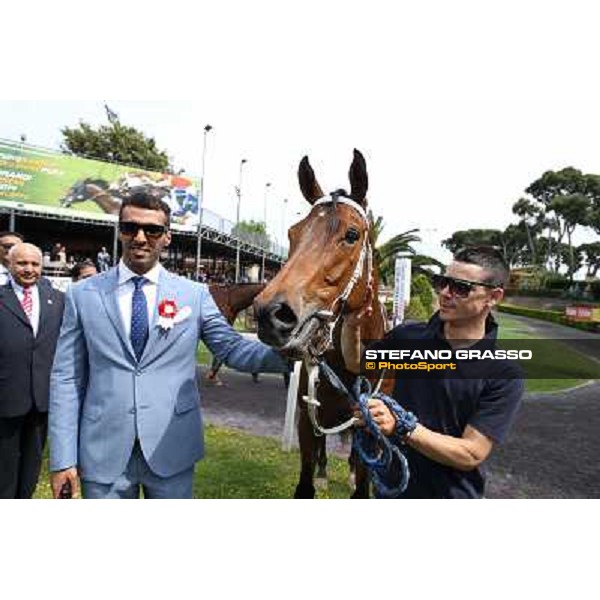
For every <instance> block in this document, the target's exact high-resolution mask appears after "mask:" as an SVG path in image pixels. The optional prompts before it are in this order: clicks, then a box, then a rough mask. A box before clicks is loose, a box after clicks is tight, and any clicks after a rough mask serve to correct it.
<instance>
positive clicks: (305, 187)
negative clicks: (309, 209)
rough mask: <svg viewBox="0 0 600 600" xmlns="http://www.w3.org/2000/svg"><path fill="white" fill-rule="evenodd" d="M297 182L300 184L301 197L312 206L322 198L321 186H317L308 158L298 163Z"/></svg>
mask: <svg viewBox="0 0 600 600" xmlns="http://www.w3.org/2000/svg"><path fill="white" fill-rule="evenodd" d="M298 181H299V182H300V190H301V191H302V195H303V196H304V197H305V198H306V199H307V200H308V201H309V202H310V203H311V204H314V203H315V201H316V200H318V199H319V198H322V197H323V191H322V190H321V186H320V185H319V184H318V182H317V179H316V177H315V172H314V171H313V169H312V167H311V166H310V163H309V162H308V156H305V157H304V158H303V159H302V160H301V161H300V166H299V167H298Z"/></svg>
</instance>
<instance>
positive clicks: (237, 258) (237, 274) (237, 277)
mask: <svg viewBox="0 0 600 600" xmlns="http://www.w3.org/2000/svg"><path fill="white" fill-rule="evenodd" d="M247 162H248V161H247V160H246V159H245V158H242V160H241V161H240V180H239V185H238V187H237V190H236V192H237V197H238V202H237V217H236V220H235V224H236V235H237V251H236V254H235V282H236V283H239V282H240V243H241V240H240V205H241V203H242V173H243V170H244V165H245V164H246V163H247Z"/></svg>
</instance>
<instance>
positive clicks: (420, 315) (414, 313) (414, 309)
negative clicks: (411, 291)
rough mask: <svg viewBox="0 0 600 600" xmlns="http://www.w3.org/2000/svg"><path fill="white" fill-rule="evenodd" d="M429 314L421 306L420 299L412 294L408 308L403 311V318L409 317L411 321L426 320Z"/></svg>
mask: <svg viewBox="0 0 600 600" xmlns="http://www.w3.org/2000/svg"><path fill="white" fill-rule="evenodd" d="M430 316H431V315H430V313H429V312H428V311H427V310H426V309H425V307H424V306H423V302H421V299H420V298H419V297H418V296H413V297H412V298H411V299H410V303H409V305H408V308H407V309H406V311H405V313H404V319H411V320H413V321H427V320H428V319H429V317H430Z"/></svg>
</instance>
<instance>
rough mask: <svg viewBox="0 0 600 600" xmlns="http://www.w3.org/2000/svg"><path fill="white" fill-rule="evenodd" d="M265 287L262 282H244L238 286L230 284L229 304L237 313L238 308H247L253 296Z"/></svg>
mask: <svg viewBox="0 0 600 600" xmlns="http://www.w3.org/2000/svg"><path fill="white" fill-rule="evenodd" d="M264 288H265V284H264V283H245V284H242V285H238V286H232V287H231V289H230V290H229V306H230V307H231V310H232V311H235V312H236V313H238V312H239V311H240V310H244V309H245V308H248V307H249V306H250V305H251V304H252V302H253V301H254V298H256V296H258V294H259V293H260V292H262V290H263V289H264Z"/></svg>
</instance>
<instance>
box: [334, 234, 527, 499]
mask: <svg viewBox="0 0 600 600" xmlns="http://www.w3.org/2000/svg"><path fill="white" fill-rule="evenodd" d="M507 280H508V267H507V266H506V264H505V262H504V260H503V259H502V256H501V255H500V254H499V253H498V252H497V251H496V250H495V249H493V248H489V247H481V246H479V247H475V248H467V249H465V250H462V251H460V252H458V253H457V254H456V255H455V256H454V260H453V262H452V263H451V264H450V265H449V266H448V269H447V271H446V274H445V275H444V276H435V277H434V278H433V284H434V288H435V289H436V292H437V293H438V299H439V305H440V308H439V311H438V312H437V313H436V314H435V315H433V317H432V318H431V320H430V321H429V323H427V324H418V325H407V326H402V325H401V326H399V327H396V328H395V329H393V330H392V331H391V332H390V333H389V334H388V336H387V338H386V342H383V347H385V344H386V343H389V344H393V343H394V342H397V341H399V340H406V339H415V340H431V341H432V342H434V343H436V344H444V345H446V347H450V348H454V349H456V348H459V347H464V346H470V347H474V344H485V345H489V344H492V345H493V344H494V342H495V339H496V335H497V329H498V326H497V325H496V322H495V321H494V319H493V317H492V316H491V314H490V311H491V309H492V307H493V306H494V305H496V304H497V303H498V302H500V300H501V299H502V297H503V294H504V292H503V288H504V285H505V284H506V282H507ZM368 316H369V314H368V310H365V311H364V312H363V313H359V314H356V315H353V316H352V318H350V319H346V320H345V326H344V330H343V337H342V342H343V345H342V346H343V351H344V356H345V359H346V365H347V367H348V369H350V370H352V371H354V372H358V371H359V370H360V361H359V357H360V350H359V349H360V341H359V340H360V323H361V320H362V319H365V318H368ZM373 347H374V346H373ZM522 394H523V380H522V379H520V378H515V377H514V375H513V377H512V378H502V379H500V378H479V379H475V378H461V377H435V378H426V377H424V378H418V377H417V378H415V377H410V378H404V379H402V378H400V377H398V378H397V380H396V382H395V387H394V392H393V397H394V399H395V400H396V401H397V402H399V403H400V404H401V405H402V407H403V408H404V409H406V410H408V411H410V412H412V413H414V414H415V415H416V417H417V420H418V422H417V424H416V426H415V425H414V424H413V425H412V426H411V428H410V430H409V431H406V432H404V430H403V433H404V435H403V436H402V443H403V444H404V446H403V448H402V450H403V452H404V453H405V455H406V457H407V459H408V463H409V467H410V472H411V476H410V481H409V484H408V487H407V489H406V491H405V492H404V494H403V496H402V497H405V498H481V497H482V496H483V494H484V485H485V471H484V468H483V462H484V461H485V459H486V458H487V457H488V456H489V454H490V452H491V450H492V448H493V445H494V444H495V443H500V442H502V441H503V440H504V439H505V437H506V435H507V433H508V430H509V428H510V426H511V424H512V422H513V420H514V417H515V415H516V412H517V409H518V407H519V404H520V401H521V397H522ZM369 411H370V413H371V416H372V417H373V419H374V420H375V422H376V423H377V424H378V426H379V427H380V429H381V431H382V432H383V433H384V434H385V435H387V436H392V437H393V439H397V437H398V436H397V431H396V425H397V424H396V418H395V416H394V415H393V414H392V413H391V412H390V410H389V409H388V408H387V407H386V405H385V404H383V402H381V400H377V399H373V400H370V401H369Z"/></svg>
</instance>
